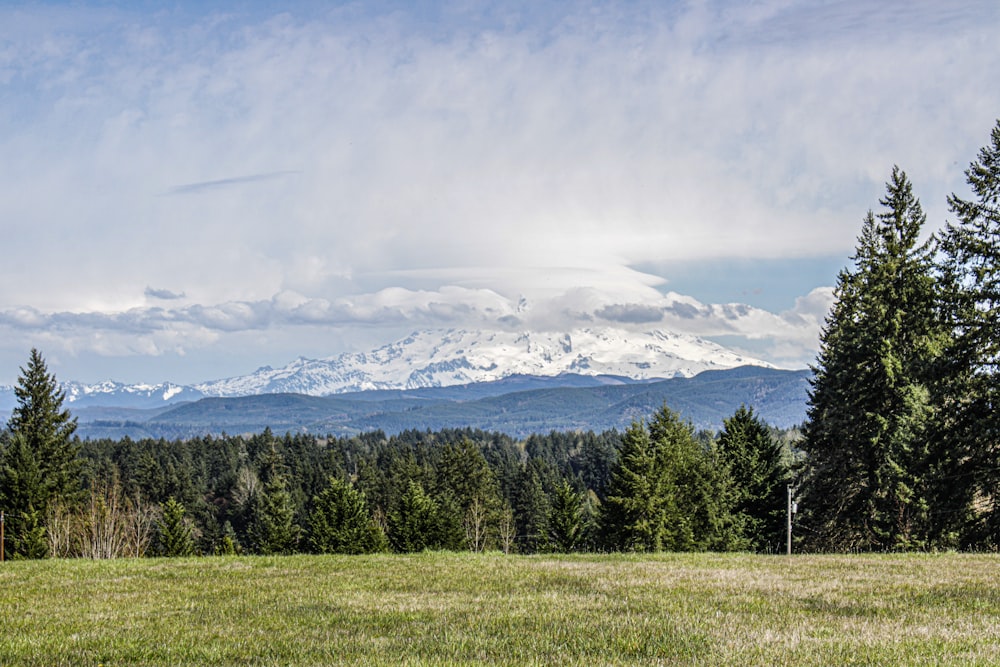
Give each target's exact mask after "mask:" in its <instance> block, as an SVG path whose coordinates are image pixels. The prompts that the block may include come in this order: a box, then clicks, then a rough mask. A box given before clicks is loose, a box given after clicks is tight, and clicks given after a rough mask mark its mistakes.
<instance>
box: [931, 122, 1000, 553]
mask: <svg viewBox="0 0 1000 667" xmlns="http://www.w3.org/2000/svg"><path fill="white" fill-rule="evenodd" d="M965 176H966V181H967V182H968V184H969V187H970V189H971V191H972V195H973V197H972V198H971V199H964V198H962V197H959V196H958V195H956V194H952V195H951V196H950V197H949V198H948V204H949V206H950V208H951V211H952V212H953V213H954V214H955V216H956V217H957V218H958V220H957V222H955V223H953V224H952V223H949V224H948V225H947V226H946V227H945V230H944V232H943V234H942V242H941V249H942V251H943V252H942V254H943V258H944V259H943V261H942V263H941V274H942V282H943V283H944V285H945V297H944V299H943V301H944V308H943V311H944V316H945V319H946V321H947V322H948V324H949V325H950V326H951V327H952V328H953V330H954V332H955V338H954V341H953V344H951V345H950V346H949V347H948V351H947V354H946V359H947V360H948V363H947V365H946V366H945V367H944V370H943V371H942V373H941V375H942V377H944V378H946V381H945V382H943V383H942V385H941V391H940V394H939V399H938V400H939V402H940V404H941V408H942V409H941V412H940V415H939V416H940V419H939V423H938V430H937V435H938V437H939V438H940V440H941V442H942V443H943V444H944V447H942V450H941V453H940V454H939V455H938V456H937V457H936V458H935V461H934V463H935V466H936V467H937V470H938V472H939V477H940V479H941V483H940V484H938V485H937V487H936V489H935V491H936V493H935V502H936V505H937V509H938V510H939V511H938V512H937V513H936V516H937V517H938V518H939V520H940V524H941V525H939V526H938V529H939V530H940V531H941V532H942V533H945V534H955V535H958V536H960V539H961V540H962V542H961V545H962V546H976V547H979V548H993V549H996V548H997V547H1000V468H998V466H997V461H998V460H1000V438H998V436H997V433H998V432H1000V416H998V409H997V408H998V406H1000V120H998V121H997V123H996V125H995V126H994V128H993V130H992V132H991V135H990V142H989V144H988V145H987V146H985V147H983V148H982V149H981V150H980V151H979V155H978V157H977V159H976V160H975V161H974V162H972V164H970V166H969V168H968V169H967V170H966V172H965Z"/></svg>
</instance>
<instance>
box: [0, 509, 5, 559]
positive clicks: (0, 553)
mask: <svg viewBox="0 0 1000 667" xmlns="http://www.w3.org/2000/svg"><path fill="white" fill-rule="evenodd" d="M3 520H4V513H3V511H0V563H2V562H3V523H4V521H3Z"/></svg>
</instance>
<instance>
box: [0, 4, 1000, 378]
mask: <svg viewBox="0 0 1000 667" xmlns="http://www.w3.org/2000/svg"><path fill="white" fill-rule="evenodd" d="M997 34H1000V5H998V3H996V2H994V1H993V0H977V1H971V2H951V3H941V2H930V1H922V0H915V1H906V2H903V1H901V0H900V1H891V0H890V1H887V2H880V3H871V2H868V1H864V2H861V1H857V2H853V1H845V2H798V1H796V2H793V1H790V0H761V1H759V2H714V1H711V0H706V1H699V2H650V3H644V2H622V3H586V2H574V3H548V4H546V3H528V2H523V3H503V2H501V3H485V2H483V3H480V2H474V1H464V2H453V3H438V2H426V3H409V2H382V3H379V2H365V3H327V2H299V3H296V2H286V3H270V2H256V3H235V2H232V3H231V2H208V3H200V2H199V3H193V2H192V3H186V2H176V3H170V2H167V3H161V2H155V3H154V2H146V3H136V2H65V3H61V2H31V3H18V2H8V3H4V4H3V6H2V7H0V99H2V100H3V103H2V104H0V151H2V153H0V154H2V155H3V156H4V159H3V160H2V161H0V223H2V225H3V227H2V237H3V239H4V241H3V247H4V253H3V260H2V261H0V383H12V382H13V381H14V380H15V379H16V377H17V373H18V367H19V366H20V365H23V363H24V362H25V360H26V359H27V355H28V350H29V349H30V348H31V347H38V348H39V349H40V350H42V352H43V354H44V355H45V356H46V358H47V359H48V361H49V364H50V367H51V368H52V369H53V370H54V371H55V372H56V373H57V375H58V376H59V377H60V378H62V379H77V380H83V381H97V380H101V379H106V378H113V379H118V380H123V381H129V382H134V381H149V382H159V381H163V380H172V381H175V382H195V381H199V380H207V379H214V378H220V377H227V376H232V375H239V374H243V373H246V372H250V371H252V370H253V369H254V368H256V367H258V366H261V365H265V364H269V365H273V366H278V365H283V364H284V363H286V362H288V361H290V360H291V359H293V358H294V357H296V356H299V355H302V356H307V357H323V356H329V355H333V354H336V353H339V352H343V351H349V350H364V349H369V348H372V347H375V346H377V345H381V344H383V343H386V342H389V341H391V340H393V339H395V338H397V337H399V336H401V335H404V334H406V333H407V332H409V331H411V330H415V329H425V328H450V327H477V328H490V327H517V328H523V329H550V330H551V329H572V328H575V327H581V326H619V327H625V328H629V327H633V328H641V329H651V328H663V329H670V330H675V331H682V332H687V333H692V334H697V335H701V336H705V337H708V338H715V339H717V340H723V341H725V343H726V344H727V345H730V346H732V347H736V348H741V349H744V350H748V351H752V352H753V353H754V354H756V355H757V356H761V357H763V358H766V359H768V360H770V361H772V362H774V363H777V364H779V365H783V366H788V367H802V366H804V365H806V364H807V363H808V362H809V361H811V360H812V359H813V356H814V355H815V351H816V344H817V336H818V333H819V330H820V327H821V325H822V321H823V318H824V316H825V314H826V312H827V310H828V308H829V306H830V303H831V287H832V285H833V283H834V280H835V276H836V272H837V270H838V269H839V268H840V267H841V266H843V265H844V264H846V262H847V261H848V257H849V256H850V254H851V253H852V250H853V247H854V242H855V239H856V235H857V232H858V230H859V227H860V224H861V220H862V218H863V217H864V214H865V212H866V211H867V210H868V209H869V208H875V207H877V206H878V198H879V197H880V196H881V195H882V193H883V191H884V182H885V181H886V180H887V179H888V177H889V174H890V173H891V169H892V165H893V164H898V165H900V166H901V167H902V168H903V169H904V170H905V171H906V172H907V174H908V175H909V176H910V178H911V180H912V181H913V182H914V185H915V191H916V193H917V195H918V196H919V197H920V198H921V201H922V202H923V204H924V208H925V210H926V211H927V213H928V233H929V232H931V231H933V230H934V229H936V228H938V227H940V226H941V225H942V224H943V223H944V222H945V221H946V220H947V219H948V211H947V208H946V204H945V198H946V196H947V194H948V193H949V192H964V177H963V173H962V172H963V170H964V169H965V167H966V166H967V165H968V163H969V162H970V161H971V160H972V159H973V158H974V157H975V154H976V152H977V150H978V148H979V147H980V146H981V145H983V144H984V143H985V142H986V140H987V138H988V135H989V131H990V129H991V128H992V126H993V124H994V123H995V121H996V119H997V118H998V117H1000V74H998V73H1000V45H998V40H997V39H996V35H997ZM733 304H736V306H734V305H733Z"/></svg>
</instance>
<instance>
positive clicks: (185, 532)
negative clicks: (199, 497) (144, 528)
mask: <svg viewBox="0 0 1000 667" xmlns="http://www.w3.org/2000/svg"><path fill="white" fill-rule="evenodd" d="M156 552H157V554H158V555H160V556H168V557H174V556H191V555H193V554H194V537H193V533H192V531H191V526H190V525H189V524H188V522H187V520H186V519H185V517H184V506H183V505H181V504H180V503H179V502H177V501H176V500H175V499H174V497H173V496H171V497H170V498H168V499H167V502H165V503H164V504H163V516H162V517H161V518H160V522H159V526H158V527H157V535H156Z"/></svg>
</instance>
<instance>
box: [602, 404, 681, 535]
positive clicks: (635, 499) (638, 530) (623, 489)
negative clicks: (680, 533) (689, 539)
mask: <svg viewBox="0 0 1000 667" xmlns="http://www.w3.org/2000/svg"><path fill="white" fill-rule="evenodd" d="M656 450H657V446H656V444H655V443H654V442H653V441H652V439H651V438H650V437H649V431H648V430H647V429H646V427H645V425H644V424H641V423H638V422H636V423H634V424H632V426H630V427H629V428H628V430H626V431H625V435H624V437H623V438H622V448H621V451H620V452H619V454H618V463H617V465H616V466H615V467H614V468H613V469H612V472H611V480H610V482H609V483H608V491H607V497H605V499H604V504H603V505H602V506H601V513H600V515H599V516H600V526H601V541H602V544H603V545H604V546H605V547H606V548H608V549H611V550H620V551H660V550H661V549H663V546H664V542H665V540H666V532H667V526H666V507H665V505H666V503H667V502H668V501H669V498H668V497H667V494H666V493H665V490H664V489H663V488H662V487H663V485H664V480H663V478H662V475H661V471H660V470H659V463H658V461H657V451H656Z"/></svg>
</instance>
